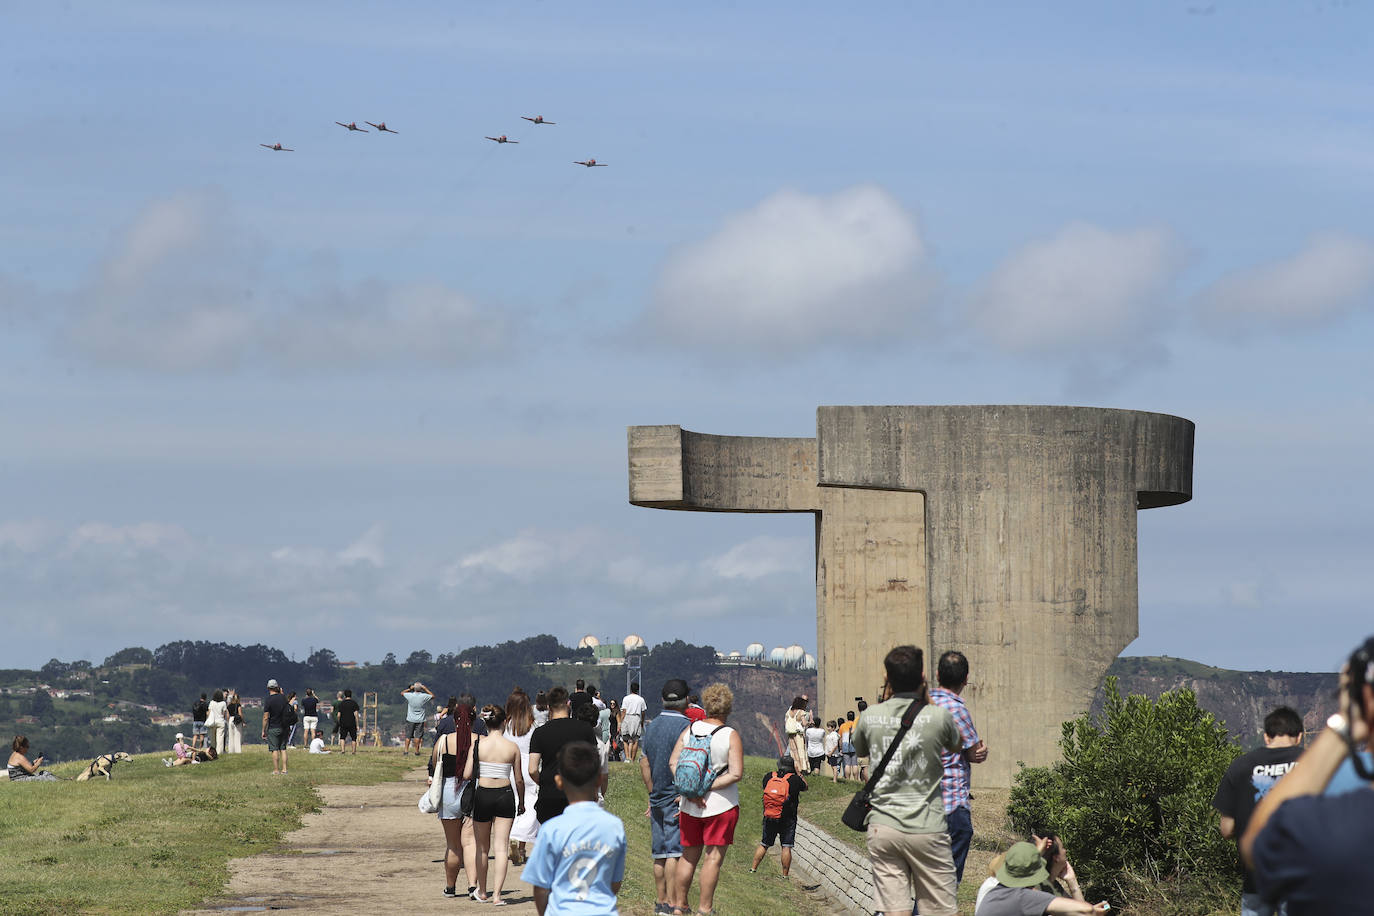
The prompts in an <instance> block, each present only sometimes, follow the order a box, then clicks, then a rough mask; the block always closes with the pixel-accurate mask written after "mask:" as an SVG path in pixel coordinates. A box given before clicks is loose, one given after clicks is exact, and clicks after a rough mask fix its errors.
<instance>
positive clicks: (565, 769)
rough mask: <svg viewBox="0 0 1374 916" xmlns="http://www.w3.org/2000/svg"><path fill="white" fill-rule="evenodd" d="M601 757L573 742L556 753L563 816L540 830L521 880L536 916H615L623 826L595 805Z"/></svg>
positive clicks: (622, 861) (622, 874) (587, 746)
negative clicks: (527, 888)
mask: <svg viewBox="0 0 1374 916" xmlns="http://www.w3.org/2000/svg"><path fill="white" fill-rule="evenodd" d="M600 775H601V755H600V753H599V752H598V751H597V749H596V745H594V744H588V743H587V742H585V741H573V742H570V743H569V744H566V745H564V746H563V748H562V750H560V751H559V752H558V774H557V775H556V776H555V777H554V779H555V780H556V781H557V783H558V788H560V789H561V790H562V791H563V794H565V795H567V796H568V807H567V808H566V809H565V810H564V811H563V813H562V814H560V815H558V816H557V817H554V818H550V819H549V820H548V821H545V822H544V824H543V825H541V826H540V828H539V838H538V839H537V840H536V841H535V843H534V851H533V852H531V853H530V858H529V861H528V862H527V863H525V870H524V873H523V874H522V875H521V877H522V878H524V879H525V880H526V881H528V882H529V883H530V884H531V885H532V886H533V887H534V906H535V909H536V910H538V911H539V914H540V916H545V914H550V916H615V914H617V913H618V912H619V910H617V909H616V900H615V897H616V894H618V893H620V882H621V881H622V880H624V878H625V825H624V824H622V823H621V822H620V818H618V817H616V816H615V815H613V814H609V813H607V812H606V811H604V810H602V809H601V807H600V806H599V805H597V803H596V789H597V780H598V777H599V776H600Z"/></svg>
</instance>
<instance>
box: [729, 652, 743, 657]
mask: <svg viewBox="0 0 1374 916" xmlns="http://www.w3.org/2000/svg"><path fill="white" fill-rule="evenodd" d="M727 658H744V656H743V655H741V654H740V653H738V652H731V653H730V654H729V655H728V656H727Z"/></svg>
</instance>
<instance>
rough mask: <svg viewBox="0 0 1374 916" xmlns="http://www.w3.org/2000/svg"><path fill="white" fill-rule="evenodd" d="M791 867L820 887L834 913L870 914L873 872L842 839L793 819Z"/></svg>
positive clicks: (860, 855)
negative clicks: (804, 874)
mask: <svg viewBox="0 0 1374 916" xmlns="http://www.w3.org/2000/svg"><path fill="white" fill-rule="evenodd" d="M792 866H793V867H794V868H800V869H801V870H803V871H805V872H806V873H807V874H808V875H810V876H811V877H812V878H814V879H815V880H816V881H817V882H818V883H819V884H820V890H821V892H822V893H823V894H825V895H826V896H827V897H829V898H830V899H831V900H832V901H834V903H835V905H836V907H837V910H836V912H843V913H863V914H865V916H867V914H869V913H872V912H873V872H872V870H871V869H870V868H869V866H868V857H867V856H866V855H864V854H863V853H862V852H860V851H859V850H857V849H855V848H854V847H853V846H850V845H849V844H848V843H845V842H843V841H842V840H837V839H835V838H834V837H832V836H830V835H829V834H827V833H826V832H825V831H823V830H821V829H820V828H819V827H816V826H815V825H814V824H810V823H808V822H807V821H806V819H805V818H800V817H799V818H797V843H796V845H795V846H793V847H792Z"/></svg>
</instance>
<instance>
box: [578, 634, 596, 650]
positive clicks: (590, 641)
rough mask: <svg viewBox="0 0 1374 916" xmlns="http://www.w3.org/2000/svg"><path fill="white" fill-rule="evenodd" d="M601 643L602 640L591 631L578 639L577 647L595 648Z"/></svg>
mask: <svg viewBox="0 0 1374 916" xmlns="http://www.w3.org/2000/svg"><path fill="white" fill-rule="evenodd" d="M599 645H601V640H599V639H597V638H596V637H595V636H593V635H592V634H590V633H588V634H587V635H586V636H583V637H582V638H581V639H579V640H578V641H577V648H579V649H595V648H596V647H597V646H599Z"/></svg>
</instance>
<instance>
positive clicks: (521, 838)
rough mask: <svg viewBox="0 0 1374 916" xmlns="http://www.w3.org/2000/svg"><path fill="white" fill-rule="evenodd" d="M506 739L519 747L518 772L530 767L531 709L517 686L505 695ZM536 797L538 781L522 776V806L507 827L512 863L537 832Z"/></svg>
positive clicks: (523, 853) (518, 861) (519, 859)
mask: <svg viewBox="0 0 1374 916" xmlns="http://www.w3.org/2000/svg"><path fill="white" fill-rule="evenodd" d="M502 734H503V735H505V737H506V739H507V740H509V741H512V742H514V743H515V746H516V747H518V748H520V772H521V773H522V774H524V773H528V772H529V771H530V738H531V737H533V736H534V710H533V709H531V708H530V697H529V694H527V693H525V691H523V690H521V689H520V688H519V687H516V688H515V689H514V690H513V691H511V695H510V696H509V697H508V698H507V699H506V727H505V730H504V731H503V732H502ZM537 801H539V784H538V783H537V782H535V781H534V780H533V779H526V780H525V806H524V808H523V809H521V810H519V811H517V812H516V813H515V823H513V824H512V825H511V828H510V860H511V862H512V863H513V864H515V865H523V864H525V856H526V854H527V851H528V848H529V847H528V844H530V843H533V842H534V840H535V838H536V837H537V836H538V835H539V818H538V817H537V816H536V815H535V813H534V805H535V802H537Z"/></svg>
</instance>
